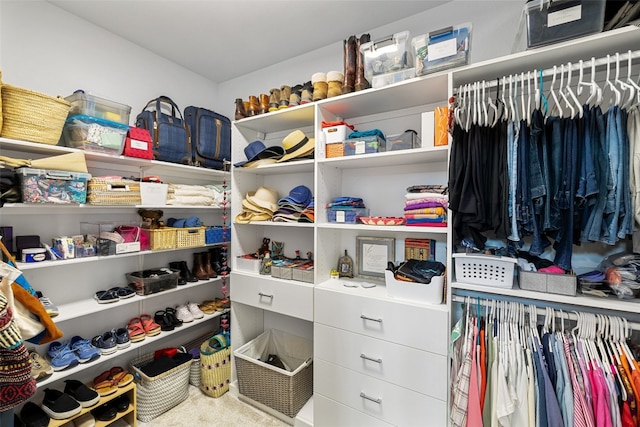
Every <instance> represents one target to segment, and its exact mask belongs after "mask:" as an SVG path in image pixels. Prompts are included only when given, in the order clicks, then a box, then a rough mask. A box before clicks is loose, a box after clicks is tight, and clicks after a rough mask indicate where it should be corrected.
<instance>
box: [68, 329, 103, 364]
mask: <svg viewBox="0 0 640 427" xmlns="http://www.w3.org/2000/svg"><path fill="white" fill-rule="evenodd" d="M70 347H71V350H73V351H74V352H75V353H76V355H77V356H78V360H79V361H80V363H86V362H90V361H92V360H94V359H97V358H98V357H100V349H98V348H96V347H95V346H93V345H92V344H91V341H89V340H88V339H84V338H82V337H81V336H78V335H76V336H74V337H73V338H71V341H70Z"/></svg>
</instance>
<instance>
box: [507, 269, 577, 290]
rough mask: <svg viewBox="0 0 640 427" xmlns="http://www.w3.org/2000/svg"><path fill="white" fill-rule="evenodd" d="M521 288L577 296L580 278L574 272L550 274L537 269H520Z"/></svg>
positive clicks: (519, 281)
mask: <svg viewBox="0 0 640 427" xmlns="http://www.w3.org/2000/svg"><path fill="white" fill-rule="evenodd" d="M518 283H519V285H520V289H524V290H527V291H535V292H544V293H548V294H559V295H569V296H575V295H576V292H577V289H578V279H577V277H576V276H575V275H572V274H549V273H540V272H537V271H523V270H521V271H520V277H519V280H518Z"/></svg>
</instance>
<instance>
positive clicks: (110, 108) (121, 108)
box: [64, 90, 131, 125]
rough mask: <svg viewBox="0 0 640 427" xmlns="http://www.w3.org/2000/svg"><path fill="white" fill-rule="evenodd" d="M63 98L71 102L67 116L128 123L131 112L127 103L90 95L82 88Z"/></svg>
mask: <svg viewBox="0 0 640 427" xmlns="http://www.w3.org/2000/svg"><path fill="white" fill-rule="evenodd" d="M64 99H65V100H67V101H69V102H70V103H71V107H70V109H69V116H75V115H85V116H92V117H97V118H99V119H104V120H109V121H112V122H118V123H120V124H123V125H128V124H129V115H130V114H131V107H130V106H129V105H126V104H122V103H119V102H115V101H110V100H108V99H104V98H100V97H98V96H95V95H90V94H87V93H85V92H84V91H83V90H77V91H75V92H74V93H73V94H71V95H69V96H67V97H65V98H64Z"/></svg>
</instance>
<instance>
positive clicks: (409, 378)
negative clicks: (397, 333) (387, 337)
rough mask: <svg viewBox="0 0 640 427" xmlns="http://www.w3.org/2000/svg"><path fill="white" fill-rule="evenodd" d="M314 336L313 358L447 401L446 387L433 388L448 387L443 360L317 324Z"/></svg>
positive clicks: (442, 358)
mask: <svg viewBox="0 0 640 427" xmlns="http://www.w3.org/2000/svg"><path fill="white" fill-rule="evenodd" d="M313 336H314V337H315V340H316V342H318V343H321V344H322V345H317V346H316V347H315V357H316V358H319V359H323V360H326V361H328V362H331V363H335V364H337V365H340V366H342V367H345V368H348V369H351V370H353V371H356V372H359V373H361V374H363V375H369V376H372V377H375V378H378V379H381V380H384V381H387V382H390V383H393V384H396V385H399V386H401V387H406V388H409V389H411V390H414V391H417V392H419V393H422V394H426V395H427V396H431V397H434V398H436V399H440V400H443V401H444V400H446V399H447V390H446V388H445V387H434V384H446V383H447V372H448V367H447V357H446V356H443V355H439V354H434V353H429V352H426V351H422V350H416V349H415V348H411V347H406V346H402V345H398V344H394V343H391V342H388V341H382V340H379V339H376V338H370V337H366V336H364V335H358V334H354V333H352V332H347V331H343V330H340V329H336V328H332V327H330V326H325V325H321V324H318V323H316V324H315V325H314V332H313ZM408 367H412V368H409V369H408Z"/></svg>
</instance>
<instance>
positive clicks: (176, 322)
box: [164, 307, 193, 327]
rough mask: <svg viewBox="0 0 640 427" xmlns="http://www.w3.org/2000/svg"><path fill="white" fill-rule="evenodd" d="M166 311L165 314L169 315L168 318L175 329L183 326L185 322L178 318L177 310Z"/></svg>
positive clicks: (169, 308)
mask: <svg viewBox="0 0 640 427" xmlns="http://www.w3.org/2000/svg"><path fill="white" fill-rule="evenodd" d="M164 311H165V313H167V317H168V318H169V321H170V322H171V323H172V324H173V326H174V327H178V326H182V323H183V322H182V320H180V319H178V316H176V309H175V308H173V307H167V308H165V309H164ZM192 317H193V316H192ZM192 320H193V319H192Z"/></svg>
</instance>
